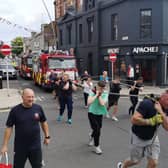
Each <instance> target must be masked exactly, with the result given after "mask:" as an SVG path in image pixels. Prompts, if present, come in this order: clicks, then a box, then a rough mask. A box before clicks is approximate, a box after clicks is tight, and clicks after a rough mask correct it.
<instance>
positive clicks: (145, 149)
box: [86, 71, 168, 168]
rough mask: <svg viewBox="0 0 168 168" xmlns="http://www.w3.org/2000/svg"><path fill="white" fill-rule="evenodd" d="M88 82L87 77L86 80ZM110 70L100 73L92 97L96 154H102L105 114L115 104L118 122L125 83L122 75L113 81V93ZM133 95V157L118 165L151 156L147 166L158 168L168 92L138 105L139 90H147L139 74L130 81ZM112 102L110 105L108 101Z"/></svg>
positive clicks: (91, 141) (167, 116)
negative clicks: (160, 127) (121, 77)
mask: <svg viewBox="0 0 168 168" xmlns="http://www.w3.org/2000/svg"><path fill="white" fill-rule="evenodd" d="M86 81H87V80H86ZM108 81H109V79H108V76H107V72H106V71H104V72H103V75H101V76H100V81H99V82H98V83H97V86H96V88H95V89H94V90H93V91H92V92H91V93H90V94H89V96H88V101H87V102H88V105H89V109H88V118H89V122H90V127H91V129H92V131H91V132H90V133H89V137H90V138H89V146H94V151H95V153H96V154H102V149H101V147H100V142H99V141H100V135H101V128H102V121H103V115H106V116H108V117H109V114H108V111H109V110H110V108H111V106H114V111H113V113H112V119H113V120H114V121H118V119H117V118H116V116H115V115H116V113H117V112H118V100H119V97H120V90H121V82H120V78H119V76H117V77H116V78H115V79H114V80H112V81H111V82H109V93H108V91H107V90H106V85H107V84H108ZM129 82H130V85H128V86H129V89H130V91H129V94H130V101H131V103H132V105H131V107H130V108H129V112H128V113H129V115H132V117H131V123H132V128H131V136H130V144H131V149H130V157H129V158H128V159H126V160H124V161H123V162H119V163H118V164H117V168H128V167H132V166H134V165H138V164H139V163H140V161H141V160H142V158H143V157H146V158H147V168H156V167H157V166H158V159H159V154H160V143H159V138H158V127H159V126H160V125H162V126H163V128H164V129H165V130H166V131H168V91H166V92H165V93H163V94H162V95H161V96H160V97H159V98H156V97H155V96H154V95H153V94H151V95H150V96H147V97H145V98H144V99H143V100H142V101H141V102H140V103H139V105H138V107H137V109H136V105H137V103H138V94H139V91H142V90H143V78H142V77H140V76H138V78H137V80H135V81H129ZM107 102H108V105H107V106H106V103H107Z"/></svg>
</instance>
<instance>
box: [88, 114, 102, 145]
mask: <svg viewBox="0 0 168 168" xmlns="http://www.w3.org/2000/svg"><path fill="white" fill-rule="evenodd" d="M88 118H89V122H90V126H91V128H92V134H91V136H92V137H93V138H94V145H95V146H99V141H100V134H101V128H102V121H103V115H95V114H92V113H88Z"/></svg>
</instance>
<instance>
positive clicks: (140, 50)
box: [132, 46, 159, 54]
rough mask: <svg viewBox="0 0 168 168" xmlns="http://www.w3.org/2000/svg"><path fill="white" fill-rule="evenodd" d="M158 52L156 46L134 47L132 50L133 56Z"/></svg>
mask: <svg viewBox="0 0 168 168" xmlns="http://www.w3.org/2000/svg"><path fill="white" fill-rule="evenodd" d="M157 52H159V47H158V46H151V47H134V48H133V49H132V53H133V54H142V53H143V54H147V53H157Z"/></svg>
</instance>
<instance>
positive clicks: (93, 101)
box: [1, 71, 168, 168]
mask: <svg viewBox="0 0 168 168" xmlns="http://www.w3.org/2000/svg"><path fill="white" fill-rule="evenodd" d="M80 86H81V87H82V88H83V95H84V106H85V108H87V109H88V120H89V123H90V128H91V131H90V132H89V143H88V145H89V146H92V147H93V149H94V152H95V153H96V154H99V155H100V154H102V149H101V147H100V136H101V128H102V123H103V116H104V115H105V116H106V117H108V118H109V117H110V109H111V107H112V106H114V110H113V113H112V115H111V118H112V120H114V121H118V118H117V117H116V115H117V112H118V101H119V98H120V91H121V89H122V87H121V86H122V82H121V79H120V77H119V76H116V77H115V79H114V80H112V81H109V78H108V75H107V71H104V72H103V74H102V75H101V76H100V78H99V81H98V82H97V84H96V86H93V82H92V78H91V76H90V75H89V74H88V72H87V71H85V72H84V74H83V75H82V76H81V84H80ZM107 86H109V87H107ZM126 86H129V90H130V91H129V94H130V100H131V104H132V105H131V107H130V108H129V110H128V114H130V115H131V123H132V128H131V138H130V144H131V149H130V157H129V159H126V160H124V161H122V162H119V163H118V164H117V168H128V167H131V166H134V165H137V164H139V162H140V161H141V159H142V158H143V157H147V159H148V162H147V168H156V167H157V165H158V158H159V153H160V144H159V138H158V135H157V134H158V127H159V126H160V125H162V126H163V128H164V129H165V130H167V131H168V117H167V116H168V91H166V92H165V93H163V94H162V95H161V96H160V98H159V99H156V98H155V97H154V95H151V96H149V97H145V98H144V100H143V101H142V102H140V104H139V105H138V107H137V109H136V105H137V103H138V94H139V91H142V90H143V78H142V77H140V76H139V77H138V78H137V80H135V81H134V80H133V81H131V83H130V84H129V85H128V84H127V85H126ZM107 88H108V89H107ZM76 89H77V85H76V83H74V82H73V81H71V80H70V79H69V75H68V74H66V73H63V74H62V75H61V76H59V77H57V78H55V79H54V90H55V96H56V98H57V99H58V100H59V101H58V102H59V115H58V117H57V121H58V122H61V121H62V120H63V114H64V110H65V107H66V106H67V111H68V113H67V123H68V124H72V111H73V99H72V92H73V91H74V90H76ZM22 99H23V102H22V103H21V104H19V105H17V106H15V107H14V108H13V109H12V110H11V111H10V113H9V116H8V119H7V122H6V129H5V134H4V140H3V145H2V148H1V154H3V155H4V154H5V153H6V152H7V151H8V142H9V139H10V136H11V134H12V130H13V127H14V126H15V143H14V152H15V154H14V168H24V165H25V162H26V160H27V159H29V161H30V164H31V166H32V168H41V167H42V150H41V136H40V127H39V123H40V124H41V127H42V130H43V132H44V144H46V145H48V144H49V143H50V132H49V128H48V123H47V119H46V116H45V113H44V111H43V109H42V107H41V106H40V105H37V104H35V103H34V91H33V90H32V89H29V88H26V89H24V90H23V93H22Z"/></svg>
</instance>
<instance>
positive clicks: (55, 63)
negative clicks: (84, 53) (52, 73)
mask: <svg viewBox="0 0 168 168" xmlns="http://www.w3.org/2000/svg"><path fill="white" fill-rule="evenodd" d="M75 67H76V65H75V59H57V58H49V60H48V68H49V69H66V68H75Z"/></svg>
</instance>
